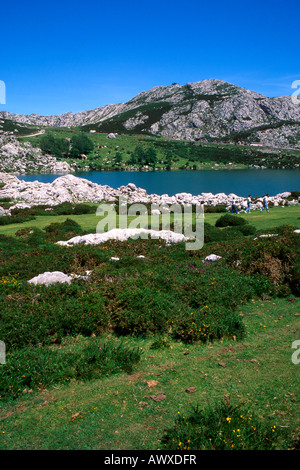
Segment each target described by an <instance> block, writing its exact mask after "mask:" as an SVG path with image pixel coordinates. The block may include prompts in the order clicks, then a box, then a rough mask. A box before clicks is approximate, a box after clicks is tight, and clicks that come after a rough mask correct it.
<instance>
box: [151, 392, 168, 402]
mask: <svg viewBox="0 0 300 470" xmlns="http://www.w3.org/2000/svg"><path fill="white" fill-rule="evenodd" d="M150 398H152V400H153V401H155V402H159V401H162V400H165V399H166V395H165V393H164V392H159V394H158V395H150Z"/></svg>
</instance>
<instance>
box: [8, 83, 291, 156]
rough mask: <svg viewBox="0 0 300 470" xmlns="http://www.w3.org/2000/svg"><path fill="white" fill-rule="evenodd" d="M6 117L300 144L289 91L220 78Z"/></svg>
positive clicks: (176, 135) (84, 126) (214, 138)
mask: <svg viewBox="0 0 300 470" xmlns="http://www.w3.org/2000/svg"><path fill="white" fill-rule="evenodd" d="M1 117H2V118H4V119H7V120H14V121H16V122H18V123H22V124H24V125H34V126H41V127H45V126H51V127H81V128H82V129H83V130H86V131H89V130H96V131H98V132H102V133H104V132H117V133H145V134H152V135H157V136H163V137H166V138H169V139H175V140H186V141H199V140H200V141H206V142H211V141H214V142H228V143H231V142H232V143H239V142H240V143H244V144H250V143H260V144H264V145H267V146H272V147H281V148H283V147H285V148H287V147H288V148H300V106H298V105H297V104H294V103H293V102H292V100H291V97H290V96H283V97H273V98H268V97H265V96H263V95H260V94H258V93H256V92H253V91H250V90H247V89H245V88H241V87H238V86H236V85H233V84H230V83H227V82H224V81H221V80H215V79H209V80H203V81H199V82H195V83H187V84H186V85H183V86H181V85H179V84H173V85H170V86H157V87H154V88H152V89H151V90H149V91H143V92H141V93H139V94H138V95H137V96H135V97H134V98H133V99H131V100H130V101H128V102H126V103H120V104H111V105H106V106H103V107H100V108H96V109H93V110H89V111H83V112H79V113H71V112H70V113H65V114H61V115H56V116H55V115H54V116H40V115H36V114H32V115H29V116H27V115H17V114H11V113H8V112H6V111H3V112H1V113H0V118H1Z"/></svg>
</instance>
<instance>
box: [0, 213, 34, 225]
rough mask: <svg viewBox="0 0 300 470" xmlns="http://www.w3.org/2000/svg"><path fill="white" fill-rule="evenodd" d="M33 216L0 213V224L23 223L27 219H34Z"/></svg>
mask: <svg viewBox="0 0 300 470" xmlns="http://www.w3.org/2000/svg"><path fill="white" fill-rule="evenodd" d="M34 219H35V217H34V216H30V215H26V216H22V217H21V216H19V217H18V216H10V215H1V216H0V225H10V224H23V223H24V222H28V221H29V220H34Z"/></svg>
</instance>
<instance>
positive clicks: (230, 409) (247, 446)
mask: <svg viewBox="0 0 300 470" xmlns="http://www.w3.org/2000/svg"><path fill="white" fill-rule="evenodd" d="M184 415H185V416H184ZM280 434H281V433H280V432H279V431H278V428H277V426H276V425H274V424H269V425H267V424H263V423H262V422H261V421H260V420H259V419H258V418H257V417H256V416H255V415H254V414H252V413H251V412H250V411H249V409H246V408H245V407H243V406H231V405H227V404H225V403H223V402H222V403H221V404H217V405H215V406H210V407H206V408H203V409H200V408H199V407H196V408H194V409H193V410H192V411H191V412H190V413H182V412H181V413H179V412H178V416H177V417H176V419H175V424H174V426H173V427H172V428H169V429H167V430H166V431H165V434H164V435H163V437H162V439H161V444H162V446H163V448H164V449H168V450H262V449H264V450H272V449H273V450H274V449H276V445H277V442H278V438H279V436H280Z"/></svg>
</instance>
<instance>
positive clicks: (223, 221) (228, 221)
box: [215, 214, 248, 227]
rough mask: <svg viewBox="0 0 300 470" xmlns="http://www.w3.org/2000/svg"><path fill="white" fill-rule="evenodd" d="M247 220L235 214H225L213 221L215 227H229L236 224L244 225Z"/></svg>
mask: <svg viewBox="0 0 300 470" xmlns="http://www.w3.org/2000/svg"><path fill="white" fill-rule="evenodd" d="M247 223H248V221H247V220H245V219H243V218H242V217H238V216H236V215H231V214H225V215H222V216H221V217H220V218H219V219H218V220H217V221H216V223H215V226H216V227H231V226H238V225H245V224H247Z"/></svg>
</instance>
